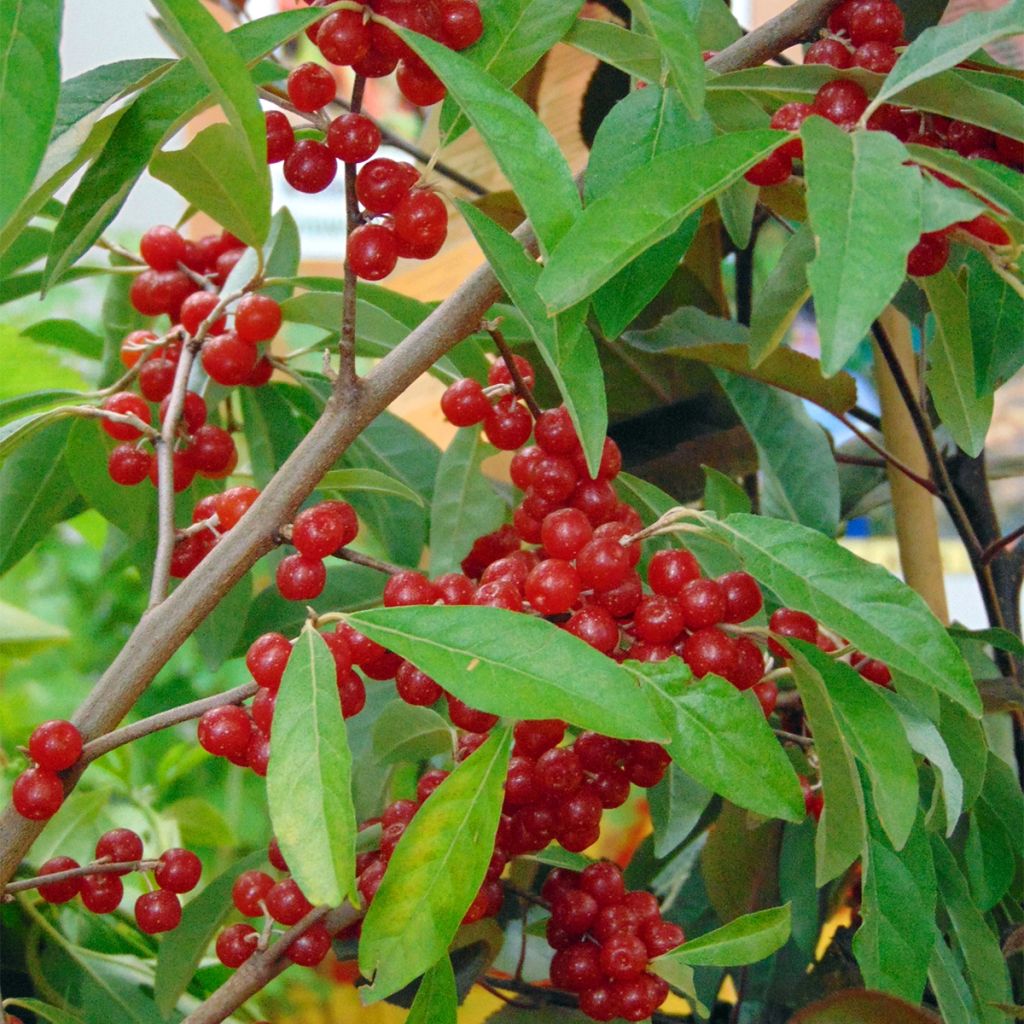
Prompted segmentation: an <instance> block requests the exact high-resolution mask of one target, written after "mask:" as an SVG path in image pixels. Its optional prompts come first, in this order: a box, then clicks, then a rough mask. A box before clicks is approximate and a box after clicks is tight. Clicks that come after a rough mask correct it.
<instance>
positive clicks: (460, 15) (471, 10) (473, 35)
mask: <svg viewBox="0 0 1024 1024" xmlns="http://www.w3.org/2000/svg"><path fill="white" fill-rule="evenodd" d="M483 32H484V23H483V18H481V16H480V8H479V7H478V6H477V5H476V3H474V2H473V0H448V2H447V3H445V5H444V7H442V8H441V40H442V41H443V42H444V44H445V46H447V47H448V48H449V49H452V50H465V49H466V47H468V46H472V45H473V44H474V43H475V42H476V41H477V40H478V39H479V38H480V37H481V36H482V35H483Z"/></svg>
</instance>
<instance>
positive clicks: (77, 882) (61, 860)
mask: <svg viewBox="0 0 1024 1024" xmlns="http://www.w3.org/2000/svg"><path fill="white" fill-rule="evenodd" d="M78 867H79V864H78V861H77V860H72V858H71V857H51V858H50V859H49V860H48V861H47V862H46V863H45V864H43V865H42V867H40V869H39V874H40V875H55V874H57V873H58V872H61V871H74V870H75V869H76V868H78ZM81 888H82V879H81V878H80V877H79V878H66V879H65V880H64V881H62V882H50V883H49V884H48V885H41V886H39V889H38V890H37V891H38V892H39V895H40V896H41V897H42V898H43V899H44V900H45V901H46V902H47V903H67V902H69V901H70V900H73V899H74V898H75V897H76V896H77V895H78V893H79V891H80V890H81Z"/></svg>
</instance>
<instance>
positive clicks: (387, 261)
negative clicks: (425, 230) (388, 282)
mask: <svg viewBox="0 0 1024 1024" xmlns="http://www.w3.org/2000/svg"><path fill="white" fill-rule="evenodd" d="M347 259H348V265H349V266H350V267H351V268H352V271H353V273H354V274H355V275H356V277H360V278H362V279H363V280H364V281H380V280H381V279H382V278H385V277H387V276H388V274H390V273H391V271H392V270H394V269H395V264H396V263H397V262H398V242H397V240H396V238H395V233H394V232H393V231H392V230H391V228H389V227H386V226H385V225H384V224H363V225H361V226H360V227H358V228H356V229H355V231H353V232H352V234H351V235H349V239H348V251H347Z"/></svg>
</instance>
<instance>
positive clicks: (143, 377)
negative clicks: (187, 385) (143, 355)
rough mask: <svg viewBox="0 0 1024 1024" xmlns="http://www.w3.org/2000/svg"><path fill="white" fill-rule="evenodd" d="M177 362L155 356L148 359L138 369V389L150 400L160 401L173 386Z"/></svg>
mask: <svg viewBox="0 0 1024 1024" xmlns="http://www.w3.org/2000/svg"><path fill="white" fill-rule="evenodd" d="M176 370H177V363H175V362H172V361H171V360H170V359H164V358H161V357H157V358H156V359H150V360H148V361H147V362H146V363H145V364H144V365H143V367H142V369H141V370H139V390H140V391H141V392H142V395H143V397H144V398H146V399H148V400H149V401H150V402H162V401H163V400H164V399H165V398H166V397H167V396H168V395H169V394H170V393H171V389H172V387H173V386H174V375H175V371H176Z"/></svg>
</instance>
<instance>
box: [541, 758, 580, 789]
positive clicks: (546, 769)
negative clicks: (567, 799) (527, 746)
mask: <svg viewBox="0 0 1024 1024" xmlns="http://www.w3.org/2000/svg"><path fill="white" fill-rule="evenodd" d="M534 771H535V774H536V777H537V782H538V784H539V785H540V786H541V787H542V788H543V789H544V790H546V791H547V792H548V793H549V794H551V795H552V796H568V795H569V794H570V793H574V792H575V791H576V790H577V789H579V787H580V783H582V782H583V768H582V767H581V766H580V761H579V758H578V757H577V756H576V754H575V753H574V752H573V750H572V749H571V748H570V747H553V748H552V749H551V750H548V751H545V753H543V754H541V756H540V757H539V758H537V766H536V768H535V769H534Z"/></svg>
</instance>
